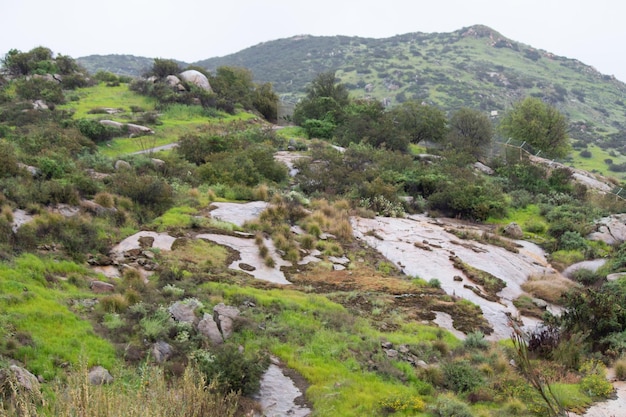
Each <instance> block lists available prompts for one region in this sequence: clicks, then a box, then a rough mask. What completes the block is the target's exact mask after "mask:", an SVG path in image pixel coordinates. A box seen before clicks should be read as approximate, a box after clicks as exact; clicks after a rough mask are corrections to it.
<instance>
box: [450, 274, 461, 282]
mask: <svg viewBox="0 0 626 417" xmlns="http://www.w3.org/2000/svg"><path fill="white" fill-rule="evenodd" d="M452 279H453V280H455V281H457V282H461V281H463V277H461V276H459V275H455V276H454V277H452Z"/></svg>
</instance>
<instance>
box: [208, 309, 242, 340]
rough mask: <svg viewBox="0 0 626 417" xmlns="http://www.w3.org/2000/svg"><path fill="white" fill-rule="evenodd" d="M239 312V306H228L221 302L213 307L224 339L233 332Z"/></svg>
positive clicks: (214, 317)
mask: <svg viewBox="0 0 626 417" xmlns="http://www.w3.org/2000/svg"><path fill="white" fill-rule="evenodd" d="M239 313H240V312H239V309H238V308H237V307H233V306H227V305H225V304H224V303H219V304H218V305H216V306H215V307H213V319H214V320H215V322H216V323H217V326H218V328H219V329H220V331H221V332H222V337H223V338H224V340H226V339H228V338H229V337H230V336H231V335H232V334H233V325H234V321H235V319H236V318H237V317H239Z"/></svg>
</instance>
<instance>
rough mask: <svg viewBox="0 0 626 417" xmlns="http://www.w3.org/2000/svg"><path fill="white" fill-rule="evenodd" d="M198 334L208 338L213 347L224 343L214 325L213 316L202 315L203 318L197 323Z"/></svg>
mask: <svg viewBox="0 0 626 417" xmlns="http://www.w3.org/2000/svg"><path fill="white" fill-rule="evenodd" d="M198 332H199V333H200V334H201V335H202V336H204V337H206V338H208V339H209V340H210V341H211V343H213V344H214V345H219V344H221V343H222V342H223V341H224V339H223V337H222V333H221V332H220V329H219V328H218V327H217V323H215V320H213V316H211V315H210V314H207V313H204V317H202V320H200V322H199V323H198Z"/></svg>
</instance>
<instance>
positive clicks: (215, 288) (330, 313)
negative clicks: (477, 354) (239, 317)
mask: <svg viewBox="0 0 626 417" xmlns="http://www.w3.org/2000/svg"><path fill="white" fill-rule="evenodd" d="M202 291H206V292H207V293H209V294H211V295H212V297H214V298H217V299H218V300H221V299H223V300H226V302H227V303H236V302H237V301H238V302H241V300H243V299H251V300H253V301H254V303H255V305H256V308H255V309H254V310H249V312H248V314H252V315H253V316H254V318H255V321H256V320H257V319H258V320H262V321H263V322H264V323H265V326H266V328H265V330H264V332H263V333H261V334H258V333H256V332H254V331H253V330H252V329H243V330H241V331H240V332H239V333H237V334H236V335H235V336H233V337H234V338H235V343H241V344H242V345H243V346H244V347H245V348H246V350H251V351H256V350H257V349H261V350H263V349H268V350H269V351H271V352H272V354H274V355H276V356H278V357H280V358H281V360H282V361H284V362H285V363H286V365H287V366H289V367H291V368H293V369H295V370H297V371H298V372H299V373H300V374H302V375H303V376H304V377H305V378H306V379H307V381H308V382H309V383H310V387H309V389H308V390H307V397H308V398H309V399H310V400H311V401H312V403H313V408H314V410H315V413H316V415H340V416H380V415H382V414H381V413H382V411H381V407H380V404H381V403H382V402H388V401H389V400H390V399H395V398H422V399H424V398H425V395H426V394H428V395H430V394H429V393H432V387H431V386H430V385H429V384H427V383H425V382H423V381H420V380H418V379H417V377H416V376H415V373H414V371H413V369H412V368H411V369H409V367H407V366H406V364H404V363H402V362H397V361H390V360H388V359H387V358H386V356H385V354H384V352H382V351H381V350H380V341H381V340H388V341H391V342H392V343H394V344H395V345H400V344H407V345H417V344H419V343H429V342H432V341H435V340H443V341H444V342H446V343H448V344H449V346H450V349H454V348H455V347H458V346H460V345H461V342H460V341H459V340H458V339H456V338H455V337H454V336H452V335H451V334H449V333H448V332H445V331H441V330H440V329H438V328H435V327H430V326H425V325H421V324H417V323H405V324H401V325H400V327H399V328H398V329H397V330H396V331H393V332H385V333H382V332H380V331H378V330H376V329H374V328H373V327H372V326H371V325H370V323H369V322H368V321H367V320H365V319H363V318H358V317H354V315H353V314H351V313H350V312H348V311H347V310H346V309H345V308H344V307H343V306H341V305H339V304H337V303H334V302H332V301H330V300H328V299H327V298H326V297H324V296H321V295H314V294H306V293H302V292H298V291H293V290H289V289H272V290H260V289H255V288H249V287H241V286H235V285H229V284H224V283H209V284H205V285H204V286H203V288H202ZM216 301H217V300H216ZM364 355H368V356H369V355H373V360H375V361H376V362H377V363H378V364H379V366H380V368H379V370H378V371H373V370H369V369H367V368H366V367H364V364H365V363H367V358H366V357H365V356H364ZM398 373H400V374H402V375H404V378H405V382H402V380H401V379H400V378H398V377H397V375H398ZM392 374H393V375H395V376H391V375H392ZM394 415H397V416H409V415H410V416H415V415H421V414H419V413H417V414H416V412H415V411H411V410H404V411H398V412H396V413H395V414H394Z"/></svg>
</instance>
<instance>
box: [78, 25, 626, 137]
mask: <svg viewBox="0 0 626 417" xmlns="http://www.w3.org/2000/svg"><path fill="white" fill-rule="evenodd" d="M92 61H93V60H92V59H89V57H86V58H81V59H79V62H81V63H83V64H84V65H86V66H87V68H90V66H91V65H92V64H91V62H92ZM119 62H120V63H125V64H124V65H126V66H128V62H129V60H128V59H120V60H119ZM88 64H89V65H88ZM194 65H198V66H202V67H205V68H207V69H208V70H210V71H214V70H215V69H216V68H218V67H219V66H222V65H232V66H241V67H246V68H249V69H250V70H252V72H253V73H254V76H255V79H256V80H257V81H259V82H271V83H272V84H273V85H274V89H275V90H276V92H278V93H279V94H280V95H281V97H282V98H283V99H284V100H286V101H295V100H297V98H298V97H300V96H302V94H304V91H305V88H306V85H307V83H308V82H310V81H311V80H312V79H313V78H314V77H315V75H316V74H318V73H320V72H324V71H329V70H334V71H336V74H337V76H338V78H339V79H340V80H341V81H342V82H343V83H345V84H346V85H347V87H348V88H349V89H350V90H351V93H352V95H353V96H355V97H373V98H377V99H380V100H384V101H385V102H387V103H389V104H394V103H399V102H402V101H404V100H409V99H414V100H420V101H425V102H429V103H433V104H437V105H439V106H441V107H442V108H443V109H444V110H446V111H453V110H455V109H458V108H460V107H463V106H467V107H472V108H477V109H482V110H485V111H489V112H498V113H501V112H502V111H505V110H507V109H508V108H510V106H511V104H512V103H514V102H516V101H518V100H520V99H522V98H524V97H526V96H529V95H532V96H537V97H541V98H543V99H544V100H546V101H548V102H550V103H552V104H554V105H555V106H557V107H558V108H559V109H560V110H561V111H562V112H563V113H564V114H566V115H567V116H568V118H569V119H570V121H571V123H572V127H573V129H572V132H571V134H572V136H573V137H575V138H579V139H583V140H585V141H586V142H588V141H592V140H595V138H596V137H597V136H598V135H607V134H614V135H617V136H619V135H620V132H621V131H623V130H626V105H625V104H624V96H625V95H626V84H624V83H622V82H620V81H619V80H617V79H615V78H614V77H613V76H608V75H603V74H601V73H600V72H598V71H597V70H595V69H594V68H593V67H591V66H589V65H585V64H584V63H582V62H580V61H578V60H576V59H570V58H565V57H560V56H557V55H554V54H552V53H550V52H547V51H544V50H540V49H536V48H534V47H531V46H528V45H525V44H522V43H519V42H516V41H514V40H511V39H508V38H506V37H505V36H503V35H501V34H500V33H498V32H497V31H495V30H493V29H491V28H489V27H486V26H481V25H476V26H471V27H467V28H463V29H460V30H457V31H454V32H451V33H419V32H416V33H408V34H404V35H397V36H394V37H391V38H385V39H372V38H361V37H348V36H331V37H326V36H310V35H301V36H294V37H291V38H287V39H279V40H275V41H269V42H264V43H260V44H258V45H256V46H252V47H250V48H246V49H244V50H242V51H240V52H237V53H234V54H231V55H227V56H224V57H218V58H210V59H206V60H202V61H198V62H195V63H194ZM92 68H93V67H92ZM109 70H111V71H113V72H115V71H114V68H111V67H110V68H109ZM493 114H495V113H493ZM620 137H621V136H620Z"/></svg>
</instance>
